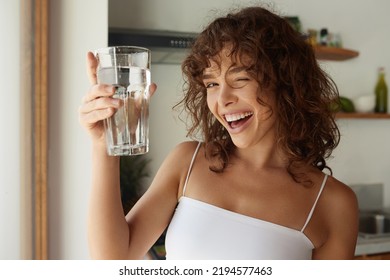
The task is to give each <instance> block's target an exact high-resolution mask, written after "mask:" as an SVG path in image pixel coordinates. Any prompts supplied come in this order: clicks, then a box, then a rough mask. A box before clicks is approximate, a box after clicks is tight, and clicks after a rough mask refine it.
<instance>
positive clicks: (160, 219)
mask: <svg viewBox="0 0 390 280" xmlns="http://www.w3.org/2000/svg"><path fill="white" fill-rule="evenodd" d="M88 65H89V67H88V70H89V76H90V79H91V82H92V87H91V90H90V91H89V92H88V94H87V95H86V97H85V98H84V102H83V104H82V106H81V107H80V113H79V115H80V122H81V123H82V125H83V126H84V127H85V128H86V130H87V131H88V132H89V134H90V135H91V138H92V143H93V161H92V162H93V174H94V176H93V186H92V192H91V201H90V214H89V240H90V250H91V254H92V257H93V258H98V259H140V258H143V257H144V255H145V254H146V253H147V251H148V250H149V248H150V247H151V246H152V245H153V244H154V242H155V241H156V240H157V238H158V237H159V236H160V235H161V233H162V232H163V231H164V230H165V229H166V228H167V227H168V229H167V236H166V250H167V259H351V258H353V256H354V249H355V244H356V239H357V231H358V214H357V213H358V209H357V201H356V198H355V195H354V193H353V192H352V191H351V190H350V189H349V188H348V187H347V186H346V185H344V184H343V183H341V182H339V181H338V180H336V179H335V178H333V177H332V176H330V175H329V176H328V175H326V174H325V173H324V172H323V170H325V169H327V170H330V168H329V167H328V166H327V165H326V162H325V159H326V158H328V157H329V156H330V154H331V152H332V150H333V149H334V148H335V147H336V146H337V144H338V141H339V131H338V128H337V126H336V123H335V121H334V118H333V114H332V112H331V110H330V108H331V104H332V102H334V100H335V99H337V97H338V92H337V88H336V86H335V85H334V84H333V82H332V80H331V79H330V78H329V77H327V75H326V74H325V73H324V72H323V71H322V70H321V69H320V68H319V66H318V64H317V62H316V59H315V57H314V53H313V50H312V48H311V47H310V46H309V45H308V44H307V43H306V42H305V41H304V39H303V38H302V36H301V35H300V34H299V33H297V32H296V31H294V30H293V29H292V28H291V27H290V25H289V24H288V23H287V22H286V21H285V20H284V19H283V18H281V17H279V16H277V15H275V14H273V13H271V12H269V11H268V10H265V9H263V8H260V7H250V8H245V9H243V10H241V11H239V12H237V13H235V14H229V15H227V16H226V17H221V18H218V19H216V20H214V21H213V22H212V23H210V25H209V26H207V27H206V29H205V30H204V31H203V32H202V33H201V34H200V35H199V36H198V38H197V39H196V41H195V42H194V44H193V46H192V50H191V52H190V54H189V55H188V57H187V58H186V60H185V61H184V62H183V64H182V69H183V73H184V74H185V78H186V85H187V89H186V92H185V95H184V98H183V100H182V102H181V103H180V104H179V105H183V106H184V108H185V109H186V111H187V112H188V113H189V114H190V116H191V117H192V125H191V126H190V129H189V135H194V134H196V133H200V135H202V137H203V140H202V142H200V143H198V142H184V143H181V144H179V145H178V146H177V147H176V148H175V149H173V151H172V152H171V153H170V154H169V155H168V156H167V158H166V159H165V161H164V162H163V164H162V165H161V167H160V169H159V171H158V172H157V174H156V176H155V178H154V180H153V182H152V184H151V186H150V187H149V188H148V190H147V191H146V193H145V194H144V195H143V196H142V198H141V199H140V200H139V201H138V203H137V204H136V205H135V206H134V207H133V208H132V209H131V211H130V212H129V213H128V214H127V215H126V217H124V216H123V212H122V205H121V198H120V188H119V159H118V158H117V157H109V156H107V154H106V149H105V141H104V131H103V128H102V120H103V119H104V118H107V117H109V116H111V115H112V114H113V113H114V112H115V109H117V108H118V107H119V106H120V103H119V102H117V100H115V99H113V98H112V95H113V92H114V89H113V87H112V86H108V85H100V84H97V83H96V60H95V58H94V56H93V55H92V54H91V53H89V54H88ZM155 90H156V86H155V85H152V87H151V93H153V92H154V91H155ZM197 135H198V134H197Z"/></svg>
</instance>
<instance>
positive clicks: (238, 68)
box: [202, 66, 247, 80]
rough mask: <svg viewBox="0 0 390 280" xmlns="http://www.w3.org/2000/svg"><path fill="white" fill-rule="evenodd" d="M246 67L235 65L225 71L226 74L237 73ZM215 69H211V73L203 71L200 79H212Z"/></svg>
mask: <svg viewBox="0 0 390 280" xmlns="http://www.w3.org/2000/svg"><path fill="white" fill-rule="evenodd" d="M246 69H247V67H246V66H235V67H231V68H229V70H228V71H227V73H226V75H231V74H237V73H240V72H243V71H246ZM215 72H216V71H215V70H214V71H212V73H205V74H203V76H202V79H203V80H207V79H212V78H215V74H214V73H215Z"/></svg>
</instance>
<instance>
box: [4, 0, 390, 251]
mask: <svg viewBox="0 0 390 280" xmlns="http://www.w3.org/2000/svg"><path fill="white" fill-rule="evenodd" d="M21 2H23V0H19V1H8V0H1V1H0V3H1V7H2V8H1V11H0V21H1V23H0V30H1V33H0V34H2V37H3V41H2V42H3V44H1V46H0V50H1V53H3V55H4V54H5V53H6V55H7V56H8V57H12V56H14V57H18V55H19V51H20V50H19V42H20V39H21V38H20V24H19V22H20V3H21ZM257 4H261V5H266V6H268V7H271V9H272V10H274V11H276V12H278V13H279V14H281V15H285V16H298V17H299V19H300V22H301V26H302V30H303V31H307V29H309V28H310V29H315V30H318V31H319V30H320V29H322V28H327V29H328V30H329V32H334V33H336V34H339V35H340V37H341V40H342V45H343V47H344V48H347V49H352V50H355V51H357V52H359V55H358V56H357V57H355V58H352V59H348V60H345V61H323V60H321V61H320V63H321V65H322V67H323V68H324V69H325V70H326V71H327V72H328V73H329V74H330V76H331V77H332V78H333V79H334V80H335V82H336V84H337V85H338V87H339V90H340V94H341V95H343V96H346V97H349V98H351V99H354V98H355V97H358V96H360V95H367V94H374V87H375V84H376V81H377V69H378V67H385V69H386V70H387V71H388V75H387V77H386V79H387V82H388V85H389V83H390V51H389V50H390V35H389V31H388V27H389V26H390V17H389V11H390V1H387V0H372V1H364V0H343V1H339V0H326V1H325V0H316V1H313V0H294V1H289V0H275V1H253V0H248V1H244V0H240V1H234V0H231V1H227V0H213V1H210V0H197V1H193V0H163V1H161V0H142V1H140V0H84V1H77V0H56V1H49V58H48V59H49V60H48V61H49V75H48V78H49V90H48V93H49V111H48V114H49V115H48V120H49V127H48V128H49V130H48V131H49V135H48V177H47V179H48V181H47V186H48V189H47V194H48V197H47V207H48V210H47V213H48V235H47V236H48V258H50V259H88V258H89V254H88V246H87V234H86V228H87V225H86V216H87V205H88V195H89V189H90V181H91V178H90V177H91V174H90V166H91V157H90V150H91V148H90V142H89V139H88V136H87V135H86V133H85V131H84V130H83V129H82V128H81V127H80V125H79V123H78V112H77V109H78V107H79V105H80V102H81V98H82V97H83V95H84V94H85V93H86V92H87V90H88V88H89V83H88V80H87V77H86V74H85V73H86V71H85V55H86V53H87V51H89V50H94V49H96V48H99V47H102V46H106V45H108V30H109V28H113V27H122V28H123V27H125V28H135V29H148V30H150V29H152V30H169V31H180V32H194V33H196V32H199V31H200V30H201V29H202V28H203V26H205V25H206V24H207V23H208V22H209V21H210V20H212V19H213V18H214V17H215V16H218V15H219V14H224V13H225V12H226V11H228V10H230V9H231V8H235V7H242V6H247V5H257ZM152 55H153V54H152ZM16 60H17V63H15V65H14V64H10V66H6V67H2V69H1V73H0V79H1V84H2V88H3V89H2V91H1V97H2V100H3V104H4V106H3V108H2V110H0V114H1V119H3V124H5V126H6V127H5V129H3V133H2V137H0V139H1V140H0V149H1V158H2V160H1V163H0V164H1V166H0V172H1V173H0V223H1V230H0V259H20V258H21V259H23V258H29V257H30V256H29V255H28V253H26V250H25V248H24V247H23V246H28V244H27V245H26V240H25V238H26V233H25V232H23V228H24V227H23V221H24V219H25V218H24V217H23V215H24V212H23V211H22V210H21V209H22V208H23V205H21V204H22V202H20V201H21V200H20V197H21V196H23V176H24V174H21V173H20V165H21V164H23V163H22V162H21V161H22V155H21V154H20V153H21V152H20V150H21V149H20V145H21V144H20V140H19V139H20V138H21V137H23V135H24V134H23V130H22V125H20V126H18V124H22V123H23V122H24V121H26V120H24V119H23V117H22V114H21V113H22V112H21V111H20V110H21V109H20V108H21V107H20V103H21V102H22V100H21V97H22V95H21V94H20V84H19V71H20V67H22V66H20V65H23V64H22V63H21V64H20V61H19V60H18V59H16ZM10 62H11V63H12V62H15V61H12V60H10ZM152 80H153V81H154V82H155V83H157V85H158V91H157V93H156V94H155V96H154V97H153V98H152V101H151V110H150V152H149V154H148V158H150V159H151V162H150V173H151V174H152V176H151V177H153V174H154V173H155V172H156V170H157V168H158V166H159V165H160V164H161V162H162V160H163V158H164V157H165V156H166V155H167V153H168V152H169V151H170V150H171V149H172V148H173V147H174V146H175V145H176V144H177V143H179V142H181V141H183V140H186V131H185V125H184V124H183V123H182V122H181V121H180V120H179V116H178V114H177V113H176V112H174V111H172V106H173V105H174V104H175V103H176V102H177V101H178V100H179V98H180V95H181V90H182V76H181V70H180V65H179V64H162V63H155V64H153V65H152ZM338 123H339V125H340V129H341V134H342V138H341V143H340V145H339V147H338V148H337V150H336V151H335V152H334V154H333V158H332V159H331V160H330V161H329V164H330V166H331V167H332V169H333V172H334V176H335V177H336V178H338V179H339V180H341V181H343V182H345V183H347V184H348V185H356V184H359V185H360V186H361V185H372V184H373V185H375V186H377V185H378V184H379V185H383V191H381V192H380V193H381V197H380V198H379V202H378V203H380V204H382V205H381V207H382V206H383V207H390V118H388V119H386V118H384V119H371V118H369V119H368V118H359V119H355V118H342V119H338ZM149 180H150V179H149ZM146 183H148V182H146ZM27 235H28V234H27ZM27 243H28V242H27ZM389 251H390V247H389ZM374 253H375V252H374Z"/></svg>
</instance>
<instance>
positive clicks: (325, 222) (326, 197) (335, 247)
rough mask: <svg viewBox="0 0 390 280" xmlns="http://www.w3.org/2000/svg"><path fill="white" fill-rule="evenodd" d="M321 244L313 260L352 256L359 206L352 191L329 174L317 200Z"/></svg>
mask: <svg viewBox="0 0 390 280" xmlns="http://www.w3.org/2000/svg"><path fill="white" fill-rule="evenodd" d="M319 206H320V207H319V208H320V209H319V210H320V213H321V228H322V230H323V232H324V233H325V236H326V237H325V240H323V244H322V245H321V246H320V247H319V248H317V249H316V250H315V252H314V255H313V257H314V258H316V259H352V258H353V256H354V252H355V246H356V240H357V235H358V230H359V208H358V203H357V198H356V195H355V193H354V192H353V190H352V189H351V188H350V187H348V186H347V185H346V184H344V183H342V182H340V181H339V180H337V179H336V178H334V177H331V176H329V178H328V180H327V182H326V185H325V188H324V191H323V194H322V195H321V200H320V202H319Z"/></svg>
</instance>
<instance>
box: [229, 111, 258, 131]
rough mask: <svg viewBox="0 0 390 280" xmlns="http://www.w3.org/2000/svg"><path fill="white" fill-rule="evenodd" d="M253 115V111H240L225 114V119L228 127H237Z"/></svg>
mask: <svg viewBox="0 0 390 280" xmlns="http://www.w3.org/2000/svg"><path fill="white" fill-rule="evenodd" d="M252 115H253V112H242V113H234V114H225V115H224V117H225V120H226V121H227V123H228V124H229V126H230V128H233V129H234V128H237V127H240V126H242V125H243V124H244V123H245V122H246V121H247V120H249V119H250V118H251V117H252Z"/></svg>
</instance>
